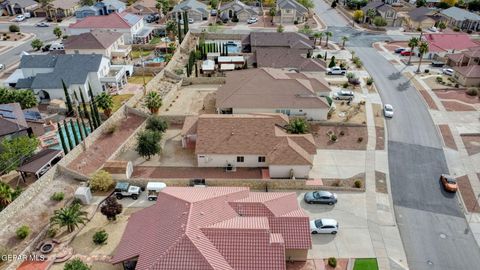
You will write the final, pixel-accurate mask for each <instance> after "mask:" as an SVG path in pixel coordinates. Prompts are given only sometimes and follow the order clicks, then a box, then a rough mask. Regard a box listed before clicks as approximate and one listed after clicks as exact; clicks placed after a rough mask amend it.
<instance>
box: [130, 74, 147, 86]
mask: <svg viewBox="0 0 480 270" xmlns="http://www.w3.org/2000/svg"><path fill="white" fill-rule="evenodd" d="M152 79H153V76H151V75H145V83H148V82H149V81H151V80H152ZM128 83H133V84H141V85H143V77H142V76H132V77H130V78H128Z"/></svg>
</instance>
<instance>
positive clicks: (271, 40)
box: [250, 32, 313, 49]
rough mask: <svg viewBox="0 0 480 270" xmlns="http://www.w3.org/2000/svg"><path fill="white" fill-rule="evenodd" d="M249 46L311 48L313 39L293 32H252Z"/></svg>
mask: <svg viewBox="0 0 480 270" xmlns="http://www.w3.org/2000/svg"><path fill="white" fill-rule="evenodd" d="M250 46H251V47H285V48H291V49H313V40H310V39H309V38H308V37H307V36H306V35H304V34H301V33H295V32H285V33H277V32H252V33H251V34H250Z"/></svg>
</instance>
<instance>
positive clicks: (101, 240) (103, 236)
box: [92, 230, 108, 245]
mask: <svg viewBox="0 0 480 270" xmlns="http://www.w3.org/2000/svg"><path fill="white" fill-rule="evenodd" d="M107 239H108V233H107V232H105V230H101V231H98V232H95V234H94V235H93V238H92V240H93V243H95V244H96V245H103V244H105V242H106V241H107Z"/></svg>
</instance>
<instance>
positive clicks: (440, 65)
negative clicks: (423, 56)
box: [432, 61, 445, 67]
mask: <svg viewBox="0 0 480 270" xmlns="http://www.w3.org/2000/svg"><path fill="white" fill-rule="evenodd" d="M443 66H445V63H444V62H440V61H433V62H432V67H443Z"/></svg>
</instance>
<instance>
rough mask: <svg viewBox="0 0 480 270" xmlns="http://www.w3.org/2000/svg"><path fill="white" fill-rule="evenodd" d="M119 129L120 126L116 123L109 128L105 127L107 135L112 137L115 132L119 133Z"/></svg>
mask: <svg viewBox="0 0 480 270" xmlns="http://www.w3.org/2000/svg"><path fill="white" fill-rule="evenodd" d="M117 128H118V125H117V124H116V123H111V124H110V125H108V126H107V127H105V131H104V133H105V135H112V134H113V133H115V131H117Z"/></svg>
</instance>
